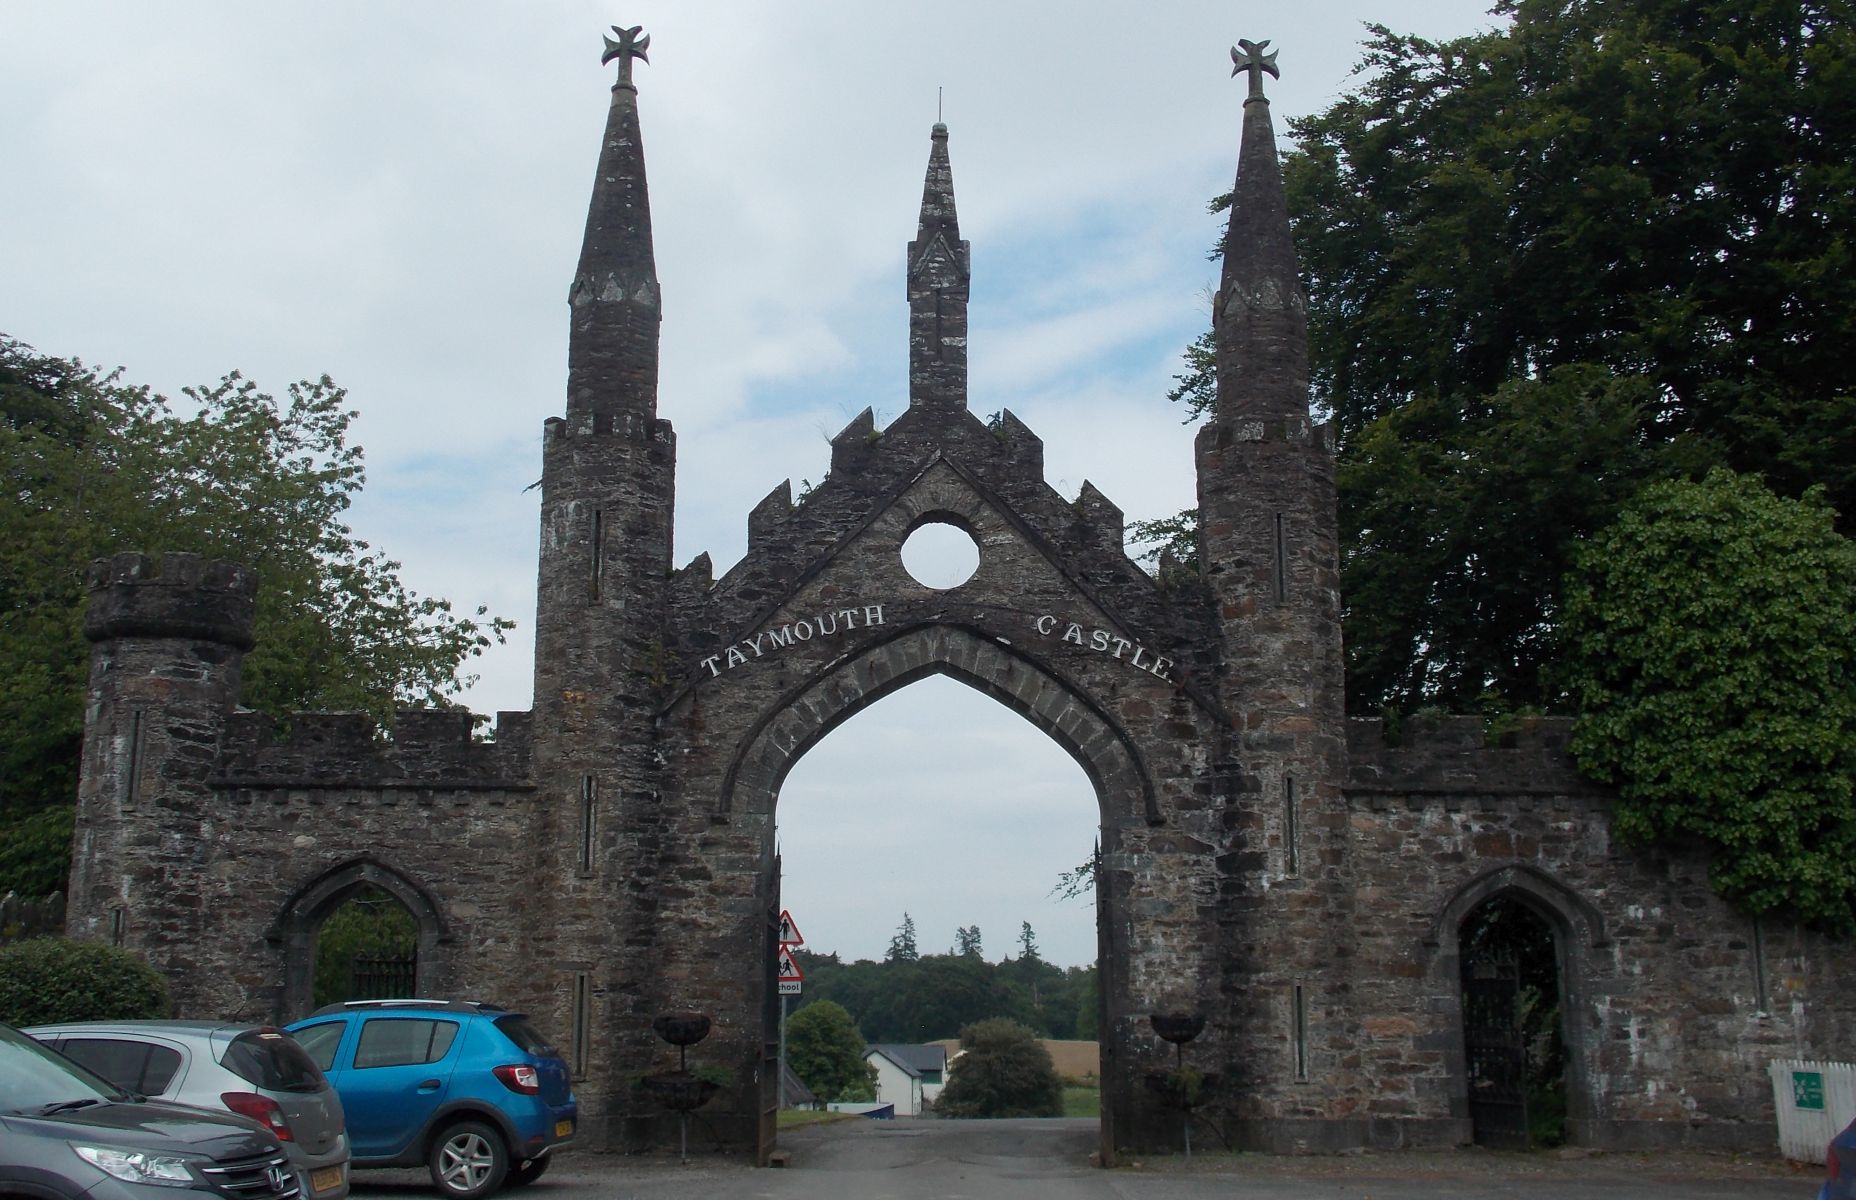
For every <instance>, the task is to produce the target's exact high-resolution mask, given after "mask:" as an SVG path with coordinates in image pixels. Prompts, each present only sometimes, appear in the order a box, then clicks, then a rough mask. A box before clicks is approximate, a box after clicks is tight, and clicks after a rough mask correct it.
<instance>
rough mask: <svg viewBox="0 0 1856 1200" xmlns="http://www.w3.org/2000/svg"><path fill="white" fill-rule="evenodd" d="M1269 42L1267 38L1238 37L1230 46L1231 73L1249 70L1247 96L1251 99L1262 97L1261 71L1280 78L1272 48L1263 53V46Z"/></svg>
mask: <svg viewBox="0 0 1856 1200" xmlns="http://www.w3.org/2000/svg"><path fill="white" fill-rule="evenodd" d="M1269 44H1270V40H1269V39H1268V38H1264V39H1263V40H1262V41H1260V42H1247V41H1245V40H1244V39H1243V38H1238V39H1237V46H1233V47H1231V64H1232V65H1231V74H1232V75H1236V74H1237V73H1238V72H1239V71H1249V72H1250V97H1249V98H1250V99H1252V100H1261V99H1263V98H1264V96H1263V73H1264V72H1265V71H1268V72H1269V73H1270V74H1271V75H1274V76H1275V77H1276V78H1278V79H1281V78H1282V72H1281V71H1278V70H1277V69H1276V52H1275V51H1274V50H1272V51H1270V52H1269V53H1268V54H1265V53H1263V47H1265V46H1267V45H1269ZM1238 46H1242V47H1243V49H1242V50H1239V49H1238V48H1237V47H1238Z"/></svg>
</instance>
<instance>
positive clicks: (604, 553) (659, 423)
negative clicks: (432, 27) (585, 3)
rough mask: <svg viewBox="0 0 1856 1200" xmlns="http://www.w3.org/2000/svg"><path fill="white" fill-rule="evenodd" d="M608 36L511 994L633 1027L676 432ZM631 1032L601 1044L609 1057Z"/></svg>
mask: <svg viewBox="0 0 1856 1200" xmlns="http://www.w3.org/2000/svg"><path fill="white" fill-rule="evenodd" d="M613 32H614V34H616V35H617V37H616V40H615V39H614V38H607V39H606V46H607V51H606V55H605V58H604V59H603V60H602V61H605V62H611V61H612V60H614V59H617V60H618V68H619V78H618V81H617V83H616V84H614V86H613V88H612V102H611V107H610V108H609V109H608V112H607V117H606V128H605V136H604V139H603V142H602V144H601V148H600V156H599V166H598V169H597V172H596V174H595V176H594V180H593V190H592V198H591V201H590V203H589V204H588V208H587V220H586V235H585V238H584V241H583V244H582V246H581V251H580V261H579V265H578V267H577V269H576V271H575V274H574V280H573V284H572V286H571V288H570V290H569V302H570V318H571V325H570V333H569V343H568V373H567V405H566V414H565V416H564V417H560V418H555V419H552V420H550V421H548V422H547V426H546V430H545V434H544V438H543V447H542V479H541V561H540V587H539V591H538V594H537V597H536V613H535V706H534V729H535V738H534V752H535V781H536V784H537V787H538V797H537V805H538V807H537V813H536V820H535V823H534V825H533V834H534V837H535V839H536V841H535V845H534V849H533V854H534V859H533V861H534V862H535V863H536V864H537V867H538V872H539V873H538V876H537V877H538V878H540V879H543V880H546V881H547V885H546V887H544V888H542V889H540V891H539V893H538V894H537V895H536V896H535V897H534V904H535V909H536V917H537V922H536V929H537V930H538V931H539V932H538V936H537V937H536V938H535V940H534V943H533V947H532V949H533V959H532V961H534V962H536V963H545V964H547V967H546V968H545V969H541V970H535V971H532V972H530V973H529V975H528V977H527V978H526V979H524V980H523V982H522V984H521V987H522V988H524V989H527V990H526V991H525V992H524V994H522V995H521V996H519V997H518V999H519V1001H520V1002H521V1003H523V1004H524V1005H526V1006H527V1007H528V1008H529V1009H530V1011H533V1012H540V1013H547V1014H551V1016H550V1018H549V1024H550V1026H551V1027H553V1028H557V1029H563V1030H568V1029H575V1028H588V1027H598V1028H602V1029H606V1030H613V1029H615V1028H617V1029H621V1030H622V1029H623V1027H624V1022H625V1020H626V1019H627V1018H626V1016H624V1015H619V1014H614V1013H611V1012H608V1011H606V1009H605V1008H604V1002H603V1000H596V999H594V997H596V996H597V997H604V996H607V995H617V994H618V990H617V989H618V987H619V985H620V983H621V982H622V981H624V980H627V979H635V977H636V972H637V971H638V970H639V969H640V968H639V966H638V965H637V964H636V963H634V962H632V961H631V960H630V959H629V958H627V956H626V952H624V951H622V950H620V949H619V948H620V947H621V946H623V945H624V944H625V943H626V941H627V938H628V937H630V936H631V933H630V931H629V930H628V929H627V928H625V927H624V922H625V921H626V920H627V919H628V915H629V913H630V910H629V909H627V908H626V907H625V906H624V905H622V904H621V903H620V902H619V900H618V899H617V897H618V896H619V895H620V894H622V893H623V892H624V890H625V889H626V888H627V887H628V886H630V885H631V883H632V882H633V881H634V880H635V878H636V872H637V869H638V868H637V864H636V863H635V862H634V861H632V860H630V859H628V858H627V857H626V856H627V855H628V854H631V853H633V852H634V851H635V849H636V847H637V846H638V844H639V842H640V840H641V835H640V834H639V832H638V826H639V824H640V823H641V822H642V823H644V824H646V825H648V824H649V823H650V822H651V821H653V820H655V819H656V814H655V808H654V804H653V800H654V798H655V797H656V796H657V794H658V791H659V789H660V786H661V779H660V773H659V772H660V764H659V762H658V759H657V753H656V737H657V734H656V731H655V728H654V724H653V720H652V714H653V712H654V711H655V709H656V706H657V703H658V694H657V693H658V689H659V686H660V681H661V679H662V678H663V675H664V673H665V671H666V669H667V668H666V664H665V662H664V642H663V622H664V611H665V603H666V593H667V589H668V587H669V579H670V574H671V571H670V551H671V522H672V504H673V500H674V492H673V481H674V475H675V469H676V441H675V436H674V434H673V433H672V431H671V428H670V423H669V422H667V421H663V420H660V419H659V418H658V416H657V369H658V326H659V321H660V318H661V315H662V306H661V304H660V300H659V291H658V283H657V270H656V265H655V254H654V251H653V249H652V242H651V205H650V197H649V193H648V189H647V186H646V180H645V163H644V144H643V137H642V131H641V127H640V122H639V114H638V89H637V86H636V85H635V84H634V83H633V81H632V66H633V64H634V62H635V61H643V60H644V58H645V53H644V52H645V48H646V47H647V46H648V45H649V43H650V39H649V38H648V37H643V36H641V32H642V31H641V30H639V29H637V28H633V29H620V28H617V27H615V28H614V30H613ZM615 914H617V915H615ZM649 933H650V931H648V930H647V931H646V933H645V936H647V937H648V936H649ZM576 997H578V999H576ZM587 1023H590V1025H589V1024H587ZM642 1036H644V1037H648V1036H649V1030H648V1027H647V1028H645V1029H644V1030H643V1031H642ZM627 1040H628V1039H627V1037H626V1035H625V1034H624V1033H623V1032H620V1033H619V1034H618V1036H617V1037H615V1038H613V1039H610V1040H607V1039H602V1042H601V1046H602V1052H612V1051H613V1048H614V1047H616V1046H618V1045H620V1044H622V1043H626V1042H627ZM626 1070H632V1068H631V1067H629V1066H628V1065H618V1066H614V1067H613V1068H612V1069H611V1070H610V1072H604V1073H602V1077H603V1078H607V1079H616V1078H630V1076H627V1075H625V1071H626ZM632 1073H633V1074H636V1073H637V1072H636V1070H633V1071H632ZM627 1096H628V1093H627V1092H626V1091H625V1090H624V1089H623V1088H617V1087H615V1088H613V1089H611V1090H610V1091H608V1090H606V1089H604V1088H598V1089H593V1088H589V1089H587V1090H586V1091H584V1092H583V1093H582V1095H581V1111H582V1117H583V1120H584V1121H585V1122H586V1123H587V1125H588V1127H589V1128H593V1129H598V1128H600V1127H601V1126H602V1125H603V1124H604V1123H605V1122H607V1121H609V1120H612V1119H614V1107H615V1106H622V1105H623V1104H625V1103H626V1098H627Z"/></svg>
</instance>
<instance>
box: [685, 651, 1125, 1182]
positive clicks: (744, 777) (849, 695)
mask: <svg viewBox="0 0 1856 1200" xmlns="http://www.w3.org/2000/svg"><path fill="white" fill-rule="evenodd" d="M1002 643H1003V639H1000V638H998V637H988V636H986V635H984V634H982V633H980V632H978V631H975V630H973V629H969V628H965V627H962V626H958V625H944V624H924V625H917V626H915V627H913V628H907V629H903V630H900V631H898V632H897V633H896V634H895V635H893V636H891V637H888V638H886V639H884V640H882V641H881V642H878V643H876V644H874V645H871V646H868V647H866V648H865V649H864V650H863V651H862V652H861V653H858V654H855V655H853V656H850V657H847V658H846V659H845V660H843V661H841V662H840V663H839V664H837V665H836V666H835V667H834V668H833V669H831V670H828V671H826V672H823V673H821V674H820V675H818V676H816V677H815V678H813V679H811V680H809V681H808V682H807V683H806V684H804V685H802V686H801V687H799V688H797V689H795V690H794V691H793V692H792V693H790V694H789V695H787V696H785V697H783V698H782V699H781V701H780V702H779V704H778V705H777V706H776V707H775V708H774V709H773V711H772V712H770V713H769V714H767V716H766V717H765V718H764V719H763V720H762V721H761V722H760V723H759V724H758V725H757V726H756V728H755V729H754V730H753V732H752V733H751V734H750V736H749V737H748V738H747V739H745V740H744V742H743V743H742V745H741V748H740V750H739V751H738V752H737V754H736V755H735V757H734V760H733V762H732V763H731V764H730V767H729V771H728V776H727V782H726V784H725V786H724V789H723V792H722V796H721V808H720V811H718V813H717V814H716V815H717V817H718V819H724V820H726V819H731V818H735V817H742V818H747V819H748V822H749V823H750V824H752V825H753V826H754V827H755V828H757V829H759V830H760V831H761V839H762V852H761V861H762V863H763V868H762V882H761V895H762V896H763V897H765V907H766V908H767V909H768V910H770V911H777V910H778V908H779V896H778V875H777V872H778V861H777V858H776V857H775V853H774V845H773V839H774V834H775V829H776V825H775V821H774V819H773V817H774V813H775V810H776V808H777V806H778V804H779V796H780V788H781V785H782V784H783V783H784V782H785V780H786V777H787V774H788V773H789V772H790V771H791V770H792V768H793V766H794V765H795V764H796V763H797V762H798V761H799V760H800V759H801V758H803V757H804V756H805V754H806V752H807V751H809V750H810V749H812V747H813V746H815V745H817V744H818V742H819V741H820V740H822V739H823V738H824V737H825V736H826V735H827V734H829V733H830V732H831V731H832V730H833V729H835V728H837V727H838V726H840V725H842V724H843V723H844V722H845V721H848V720H849V719H850V718H852V717H853V716H855V715H857V714H858V713H860V712H862V711H864V710H865V709H867V708H869V707H870V706H871V705H873V704H875V703H877V702H878V701H880V700H882V699H884V698H885V697H887V696H890V695H893V694H895V693H896V692H898V691H900V690H901V689H903V688H905V687H908V686H909V685H910V684H913V683H916V682H918V681H920V680H922V679H925V678H927V677H929V676H931V675H944V676H946V677H948V678H950V679H953V680H956V681H958V682H960V683H963V684H965V685H967V686H969V687H971V688H973V689H975V690H976V691H978V692H980V693H981V694H982V695H985V696H988V697H990V698H991V699H994V700H996V701H998V702H999V703H1001V704H1004V705H1005V706H1006V707H1008V708H1010V709H1012V710H1013V711H1015V712H1017V713H1019V714H1020V715H1021V716H1023V717H1024V718H1025V719H1026V720H1028V721H1029V722H1030V723H1031V724H1032V725H1033V726H1034V727H1036V728H1037V729H1038V730H1040V731H1041V732H1043V733H1044V734H1045V735H1046V736H1048V737H1050V738H1051V739H1052V740H1053V741H1055V742H1056V743H1057V744H1058V745H1059V746H1061V747H1062V748H1063V749H1064V751H1065V752H1066V753H1067V754H1069V755H1070V756H1071V757H1072V758H1073V759H1075V760H1076V762H1077V764H1078V765H1079V766H1080V767H1081V768H1082V770H1083V773H1084V775H1085V776H1086V777H1087V779H1088V780H1089V783H1090V785H1091V787H1092V788H1093V789H1094V791H1095V795H1096V803H1097V807H1098V811H1099V813H1100V824H1099V830H1100V833H1099V836H1100V839H1101V846H1102V857H1103V861H1104V862H1105V863H1107V862H1112V861H1114V860H1115V859H1116V858H1117V857H1118V852H1119V850H1120V847H1121V839H1122V835H1123V833H1124V832H1125V831H1126V830H1128V829H1129V828H1131V827H1140V826H1157V825H1160V824H1161V823H1162V822H1161V818H1160V813H1159V808H1158V805H1157V803H1156V801H1155V797H1154V787H1153V782H1152V780H1151V778H1150V777H1149V774H1148V771H1147V769H1146V767H1145V765H1144V764H1143V763H1142V761H1141V756H1140V753H1139V751H1138V749H1137V748H1136V746H1135V745H1134V743H1133V741H1132V739H1131V738H1130V737H1129V736H1128V734H1127V733H1126V731H1125V730H1123V729H1122V728H1121V727H1120V725H1119V723H1118V722H1117V721H1116V720H1115V719H1114V718H1113V717H1112V716H1111V715H1110V714H1107V713H1105V712H1103V711H1101V710H1100V708H1099V707H1098V706H1097V705H1095V704H1094V703H1093V702H1092V701H1090V699H1089V698H1088V697H1087V696H1086V695H1085V694H1083V693H1082V692H1080V691H1078V690H1076V689H1075V688H1073V687H1072V686H1070V685H1068V684H1066V683H1064V682H1063V681H1062V680H1060V679H1058V678H1057V677H1056V676H1054V675H1052V674H1051V673H1050V672H1048V671H1047V670H1045V669H1043V668H1041V667H1040V666H1038V665H1037V664H1035V663H1033V662H1032V661H1030V660H1029V659H1027V658H1025V657H1023V656H1022V655H1019V654H1016V653H1014V652H1013V651H1012V650H1011V648H1010V647H1009V646H1008V645H1006V644H1002ZM1115 878H1116V872H1114V871H1111V870H1102V871H1099V872H1098V878H1097V884H1096V962H1097V969H1098V972H1099V974H1098V980H1099V982H1098V988H1097V1003H1098V1012H1097V1023H1098V1026H1099V1028H1100V1029H1102V1030H1103V1031H1105V1032H1106V1031H1107V1030H1109V1028H1110V1027H1111V1025H1112V1023H1113V1018H1112V1016H1111V1014H1112V1013H1115V1012H1118V1011H1120V1010H1121V1009H1124V1008H1125V1007H1126V1006H1125V1004H1123V1005H1117V1004H1116V1002H1115V998H1117V997H1120V996H1123V995H1124V994H1125V992H1126V989H1127V986H1128V978H1127V954H1126V950H1127V940H1128V930H1127V928H1126V922H1125V921H1122V920H1120V919H1118V917H1119V910H1120V907H1121V904H1122V903H1123V898H1122V897H1121V896H1119V895H1118V889H1117V888H1116V886H1115ZM771 950H772V948H771V947H769V948H768V952H769V961H771ZM764 986H767V987H768V988H769V991H771V980H770V979H769V980H767V981H764ZM762 1011H763V1013H764V1014H765V1018H766V1019H769V1020H773V1019H777V1013H778V1006H777V1003H767V1004H763V1005H762ZM774 1041H775V1036H774V1035H773V1034H772V1033H771V1031H765V1032H764V1033H763V1042H764V1043H772V1042H774ZM1113 1045H1114V1043H1113V1040H1112V1039H1109V1038H1106V1037H1105V1038H1104V1039H1103V1042H1102V1054H1103V1064H1102V1070H1101V1078H1102V1081H1103V1088H1102V1093H1101V1094H1102V1114H1101V1138H1100V1142H1101V1147H1102V1153H1103V1156H1104V1161H1105V1162H1107V1161H1113V1154H1114V1149H1115V1146H1116V1138H1115V1116H1116V1105H1117V1101H1118V1099H1122V1100H1125V1098H1123V1097H1121V1096H1119V1094H1118V1090H1117V1089H1114V1088H1111V1087H1110V1086H1109V1081H1110V1079H1111V1076H1112V1074H1113V1072H1112V1069H1111V1065H1110V1060H1111V1058H1112V1056H1113V1054H1114V1050H1113ZM776 1078H777V1074H776V1072H774V1071H770V1070H769V1071H763V1074H762V1079H763V1085H762V1086H763V1096H762V1104H763V1112H771V1111H773V1110H774V1109H775V1108H776V1107H777V1093H776V1091H775V1088H774V1086H773V1080H775V1079H776ZM774 1134H775V1130H774V1127H773V1125H772V1122H771V1121H763V1123H762V1133H761V1140H762V1146H761V1154H762V1157H763V1158H764V1157H765V1156H766V1155H767V1154H768V1153H770V1152H771V1150H772V1148H773V1145H772V1139H773V1137H774Z"/></svg>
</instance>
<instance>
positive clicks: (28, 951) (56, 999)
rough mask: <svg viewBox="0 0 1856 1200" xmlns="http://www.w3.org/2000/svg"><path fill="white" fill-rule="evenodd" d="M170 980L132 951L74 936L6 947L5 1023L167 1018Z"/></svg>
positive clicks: (1, 1002)
mask: <svg viewBox="0 0 1856 1200" xmlns="http://www.w3.org/2000/svg"><path fill="white" fill-rule="evenodd" d="M173 1010H174V1005H173V1001H171V1000H170V999H169V998H168V986H167V982H166V981H165V980H163V979H162V978H161V976H160V974H158V973H157V972H156V971H155V969H154V968H153V967H151V966H149V965H148V964H147V963H145V962H143V961H142V960H141V959H140V958H138V957H136V956H135V955H134V954H132V953H130V952H129V951H127V950H123V949H119V948H117V947H115V946H105V945H103V944H102V943H101V942H81V941H74V940H72V939H69V938H28V939H27V940H25V941H23V942H15V943H14V944H12V945H10V946H0V1021H5V1022H7V1023H8V1024H11V1025H48V1024H51V1023H52V1022H54V1021H112V1020H131V1019H135V1018H142V1017H165V1016H169V1015H170V1014H171V1013H172V1012H173Z"/></svg>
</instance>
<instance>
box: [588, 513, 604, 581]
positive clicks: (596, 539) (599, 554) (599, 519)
mask: <svg viewBox="0 0 1856 1200" xmlns="http://www.w3.org/2000/svg"><path fill="white" fill-rule="evenodd" d="M605 570H606V514H605V513H603V512H600V511H599V510H598V509H594V510H593V557H592V566H591V568H590V569H589V574H588V576H587V593H588V598H589V599H591V600H592V601H594V602H595V603H597V602H598V601H599V585H600V576H601V575H603V574H604V573H605Z"/></svg>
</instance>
